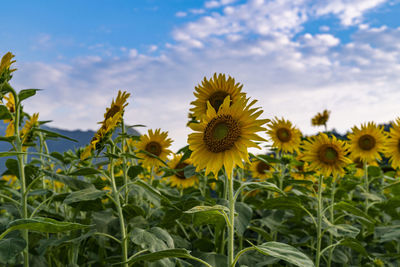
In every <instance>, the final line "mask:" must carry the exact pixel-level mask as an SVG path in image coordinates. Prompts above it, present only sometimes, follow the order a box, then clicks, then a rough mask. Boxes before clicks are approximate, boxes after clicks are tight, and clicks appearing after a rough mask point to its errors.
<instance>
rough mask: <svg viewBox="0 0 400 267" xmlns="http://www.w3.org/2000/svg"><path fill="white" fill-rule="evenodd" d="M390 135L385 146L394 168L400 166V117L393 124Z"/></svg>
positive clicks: (386, 153) (386, 154)
mask: <svg viewBox="0 0 400 267" xmlns="http://www.w3.org/2000/svg"><path fill="white" fill-rule="evenodd" d="M391 126H392V127H391V128H390V131H389V137H388V138H387V140H386V144H385V147H384V153H385V156H386V157H388V158H389V162H390V164H391V165H392V167H393V168H394V169H397V168H400V118H397V119H396V121H395V122H394V123H392V124H391Z"/></svg>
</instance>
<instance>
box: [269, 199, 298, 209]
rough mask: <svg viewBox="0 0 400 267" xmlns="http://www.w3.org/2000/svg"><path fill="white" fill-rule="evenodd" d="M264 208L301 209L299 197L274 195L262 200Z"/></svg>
mask: <svg viewBox="0 0 400 267" xmlns="http://www.w3.org/2000/svg"><path fill="white" fill-rule="evenodd" d="M262 207H263V208H264V209H301V208H302V205H301V202H300V199H298V198H295V197H276V198H271V199H266V200H264V204H263V206H262Z"/></svg>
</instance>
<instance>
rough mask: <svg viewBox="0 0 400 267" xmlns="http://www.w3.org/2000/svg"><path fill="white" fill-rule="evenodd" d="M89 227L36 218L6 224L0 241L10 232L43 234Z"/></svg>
mask: <svg viewBox="0 0 400 267" xmlns="http://www.w3.org/2000/svg"><path fill="white" fill-rule="evenodd" d="M89 226H90V225H83V224H79V223H72V222H61V221H57V220H54V219H50V218H42V217H36V218H31V219H18V220H15V221H12V222H10V223H9V224H8V226H7V230H6V231H5V232H3V233H2V234H1V235H0V240H1V239H3V238H4V236H5V235H6V234H8V233H9V232H11V231H15V230H20V229H27V230H31V231H37V232H43V233H59V232H65V231H72V230H78V229H84V228H87V227H89Z"/></svg>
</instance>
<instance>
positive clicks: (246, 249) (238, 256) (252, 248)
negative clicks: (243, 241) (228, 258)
mask: <svg viewBox="0 0 400 267" xmlns="http://www.w3.org/2000/svg"><path fill="white" fill-rule="evenodd" d="M250 250H255V248H254V247H248V248H245V249H243V250H241V251H240V252H239V253H238V254H236V257H235V260H234V261H233V263H232V265H231V267H235V265H236V263H237V261H238V260H239V258H240V256H242V254H244V253H246V252H247V251H250Z"/></svg>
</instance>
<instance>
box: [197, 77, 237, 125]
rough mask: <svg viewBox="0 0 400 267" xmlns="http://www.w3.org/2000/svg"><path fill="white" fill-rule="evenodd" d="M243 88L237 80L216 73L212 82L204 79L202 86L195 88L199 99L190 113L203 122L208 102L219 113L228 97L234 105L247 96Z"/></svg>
mask: <svg viewBox="0 0 400 267" xmlns="http://www.w3.org/2000/svg"><path fill="white" fill-rule="evenodd" d="M242 87H243V85H241V84H240V83H235V79H234V78H232V77H230V76H229V77H228V80H227V79H226V77H225V74H218V76H217V74H216V73H214V77H213V78H211V79H210V80H207V78H206V77H204V81H202V83H201V85H198V86H196V87H195V90H196V92H194V93H193V94H194V95H195V96H196V98H197V99H196V100H195V101H193V102H191V104H192V105H193V106H194V107H193V108H191V109H190V111H192V114H193V116H194V117H195V118H197V119H199V120H201V119H203V118H204V117H206V113H207V102H210V104H211V106H212V107H213V108H214V109H215V111H216V112H218V109H219V107H220V106H221V105H222V103H223V102H224V99H225V98H226V97H227V96H230V100H231V101H232V103H235V102H236V101H237V100H238V99H239V98H241V97H242V96H244V95H245V94H244V93H242V92H241V90H242ZM232 103H231V104H232Z"/></svg>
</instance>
